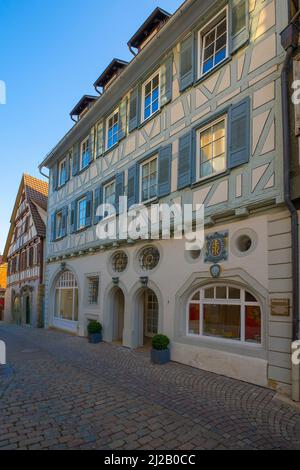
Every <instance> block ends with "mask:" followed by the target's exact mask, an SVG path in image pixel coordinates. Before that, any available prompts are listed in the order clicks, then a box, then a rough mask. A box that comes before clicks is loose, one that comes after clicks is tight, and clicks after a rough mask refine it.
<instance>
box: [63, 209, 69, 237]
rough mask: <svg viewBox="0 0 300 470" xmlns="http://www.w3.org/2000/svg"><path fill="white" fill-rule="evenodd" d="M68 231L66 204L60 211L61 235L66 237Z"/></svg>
mask: <svg viewBox="0 0 300 470" xmlns="http://www.w3.org/2000/svg"><path fill="white" fill-rule="evenodd" d="M67 233H68V206H66V207H64V208H63V211H62V236H63V237H66V236H67Z"/></svg>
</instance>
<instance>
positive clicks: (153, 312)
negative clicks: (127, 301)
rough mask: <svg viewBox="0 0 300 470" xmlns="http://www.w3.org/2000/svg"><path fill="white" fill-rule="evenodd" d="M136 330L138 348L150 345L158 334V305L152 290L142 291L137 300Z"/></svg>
mask: <svg viewBox="0 0 300 470" xmlns="http://www.w3.org/2000/svg"><path fill="white" fill-rule="evenodd" d="M136 329H137V336H138V338H137V345H138V347H143V346H148V345H150V342H151V338H153V336H155V335H156V334H158V332H159V303H158V299H157V296H156V294H155V292H154V291H153V290H152V289H149V288H147V289H143V290H142V291H141V293H140V294H139V296H138V298H137V311H136Z"/></svg>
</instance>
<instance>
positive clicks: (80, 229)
mask: <svg viewBox="0 0 300 470" xmlns="http://www.w3.org/2000/svg"><path fill="white" fill-rule="evenodd" d="M88 228H90V225H89V226H88V227H81V228H79V229H77V230H76V231H75V232H74V233H75V234H78V233H82V232H85V231H86V230H87V229H88Z"/></svg>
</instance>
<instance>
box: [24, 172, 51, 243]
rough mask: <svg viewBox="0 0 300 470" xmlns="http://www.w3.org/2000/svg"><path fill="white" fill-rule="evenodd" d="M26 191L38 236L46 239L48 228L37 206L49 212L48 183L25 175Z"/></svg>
mask: <svg viewBox="0 0 300 470" xmlns="http://www.w3.org/2000/svg"><path fill="white" fill-rule="evenodd" d="M24 189H25V194H26V198H27V201H28V204H29V206H30V210H31V214H32V217H33V221H34V225H35V228H36V231H37V234H38V235H39V236H40V237H45V236H46V227H45V224H44V222H43V220H42V219H41V216H40V214H39V211H38V209H37V207H36V206H35V204H37V205H38V206H39V207H41V208H42V209H43V210H44V211H47V204H48V183H46V182H45V181H42V180H39V179H37V178H34V177H33V176H30V175H26V174H25V175H24Z"/></svg>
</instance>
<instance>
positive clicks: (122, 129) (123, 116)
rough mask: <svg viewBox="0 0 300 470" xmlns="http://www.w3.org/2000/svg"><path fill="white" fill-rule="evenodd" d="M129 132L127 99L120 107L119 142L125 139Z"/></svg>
mask: <svg viewBox="0 0 300 470" xmlns="http://www.w3.org/2000/svg"><path fill="white" fill-rule="evenodd" d="M126 130H127V98H125V99H124V100H123V101H122V102H121V104H120V107H119V132H118V138H119V141H120V140H122V139H124V137H125V136H126Z"/></svg>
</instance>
